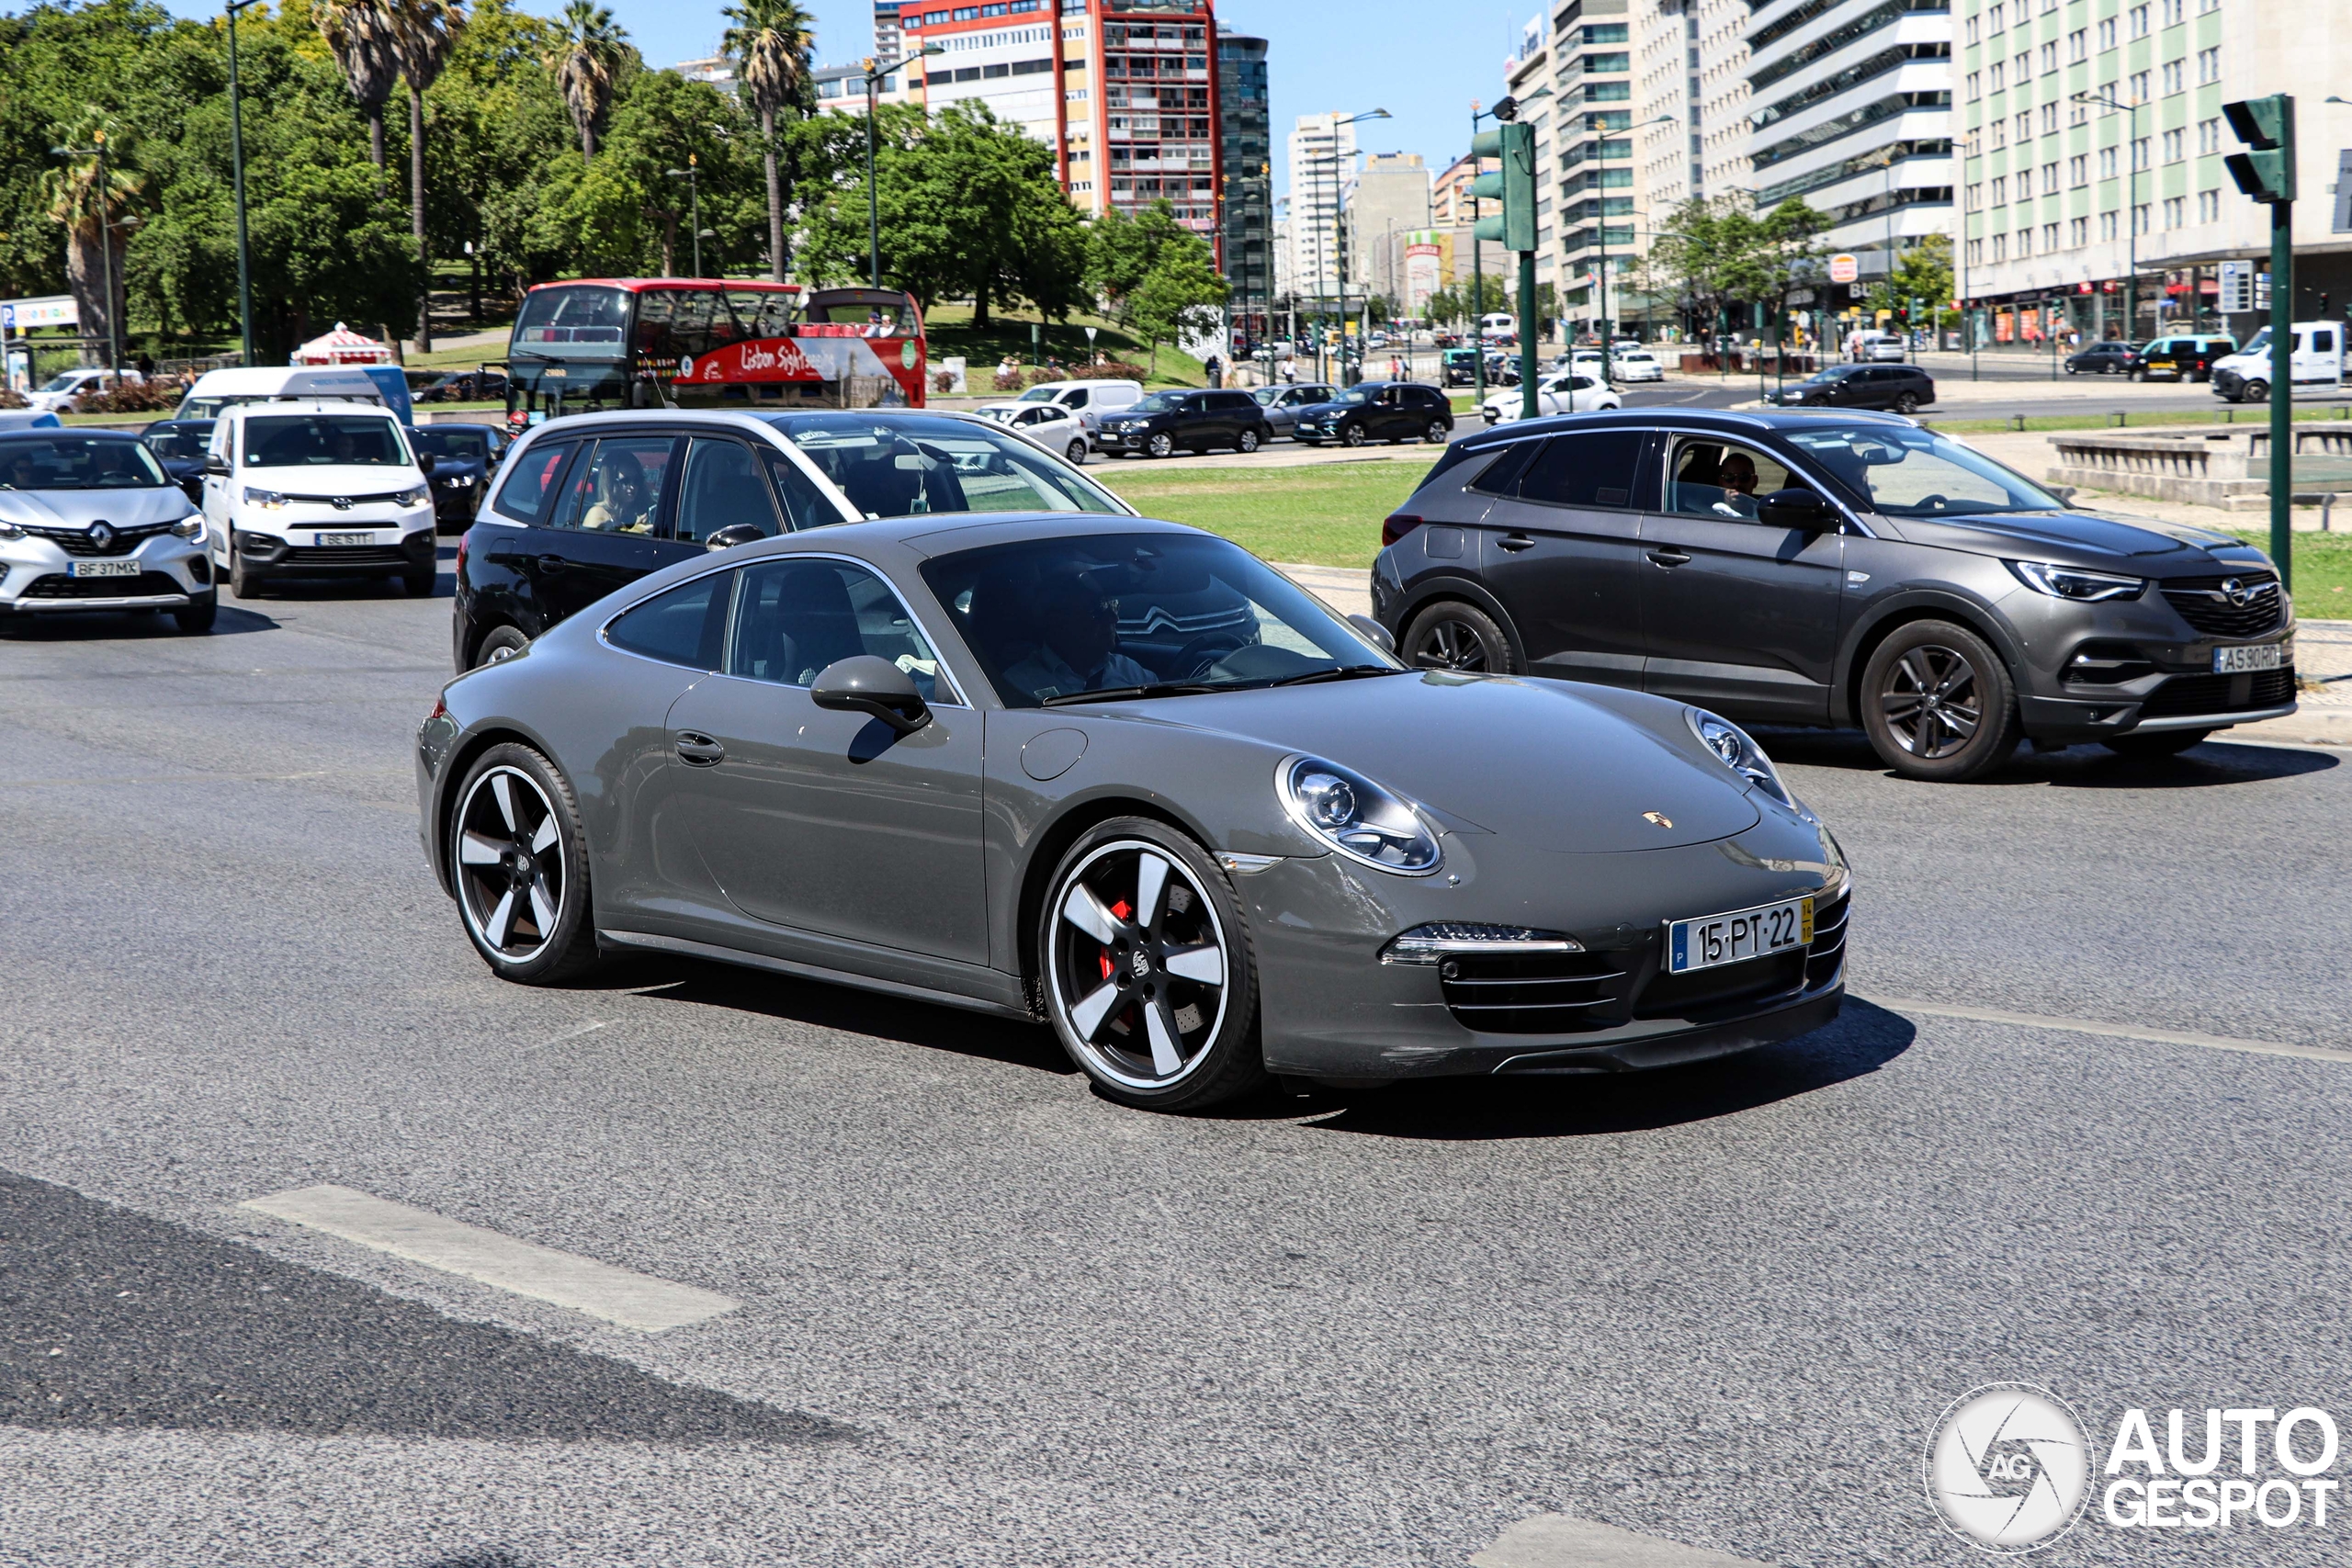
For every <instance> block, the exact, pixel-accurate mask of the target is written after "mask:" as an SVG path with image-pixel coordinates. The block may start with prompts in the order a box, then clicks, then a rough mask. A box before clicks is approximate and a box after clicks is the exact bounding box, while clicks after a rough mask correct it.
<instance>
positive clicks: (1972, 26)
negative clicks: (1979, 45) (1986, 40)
mask: <svg viewBox="0 0 2352 1568" xmlns="http://www.w3.org/2000/svg"><path fill="white" fill-rule="evenodd" d="M1976 21H1977V18H1975V17H1969V18H1968V42H1969V47H1970V48H1972V49H1973V48H1974V47H1975V45H1976V41H1977V39H1976Z"/></svg>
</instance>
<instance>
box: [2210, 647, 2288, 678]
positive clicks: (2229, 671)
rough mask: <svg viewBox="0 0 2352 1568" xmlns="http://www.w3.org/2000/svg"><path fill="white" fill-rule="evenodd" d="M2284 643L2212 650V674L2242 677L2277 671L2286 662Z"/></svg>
mask: <svg viewBox="0 0 2352 1568" xmlns="http://www.w3.org/2000/svg"><path fill="white" fill-rule="evenodd" d="M2286 653H2287V647H2286V645H2285V644H2284V643H2277V642H2266V643H2260V644H2257V645H2256V646H2255V647H2252V648H2217V649H2214V650H2213V673H2214V674H2216V675H2244V674H2246V673H2248V672H2249V671H2257V670H2278V669H2280V668H2283V667H2284V666H2285V664H2286V662H2287V659H2286Z"/></svg>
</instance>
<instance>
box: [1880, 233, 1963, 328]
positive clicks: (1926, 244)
mask: <svg viewBox="0 0 2352 1568" xmlns="http://www.w3.org/2000/svg"><path fill="white" fill-rule="evenodd" d="M1951 288H1952V267H1951V235H1949V234H1928V235H1924V236H1922V237H1921V238H1920V240H1919V242H1918V243H1917V244H1915V245H1911V246H1908V247H1906V248H1905V249H1904V250H1903V251H1901V252H1900V253H1899V254H1897V256H1896V258H1895V263H1894V272H1893V274H1892V275H1891V276H1890V277H1887V278H1883V279H1881V280H1880V281H1879V282H1877V283H1874V284H1872V285H1871V292H1870V304H1871V309H1872V310H1886V311H1890V312H1892V313H1893V314H1894V315H1895V316H1898V317H1901V318H1902V319H1903V320H1905V321H1910V320H1911V302H1912V301H1913V300H1914V299H1916V300H1917V301H1918V302H1919V304H1920V305H1921V306H1922V307H1923V308H1924V310H1925V312H1926V319H1927V320H1928V321H1940V320H1942V319H1943V316H1944V313H1945V309H1946V307H1947V306H1949V305H1950V304H1951ZM1914 324H1915V325H1916V324H1917V323H1916V322H1915V323H1914Z"/></svg>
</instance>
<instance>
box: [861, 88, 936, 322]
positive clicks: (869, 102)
mask: <svg viewBox="0 0 2352 1568" xmlns="http://www.w3.org/2000/svg"><path fill="white" fill-rule="evenodd" d="M946 52H947V46H946V45H944V44H937V43H929V44H925V45H923V47H922V48H921V49H919V50H917V51H914V52H913V53H912V54H902V55H900V56H899V58H898V59H896V60H885V61H882V62H878V63H877V62H876V61H875V59H874V58H873V56H871V55H868V56H867V57H866V60H865V256H866V267H867V272H868V276H869V277H870V278H871V280H872V283H873V287H875V288H881V287H882V201H881V197H880V195H879V193H878V192H876V189H875V186H874V119H875V115H876V108H875V102H874V94H875V84H876V83H877V82H879V81H880V80H881V79H882V78H883V77H885V76H888V75H890V74H892V73H895V72H896V71H898V69H899V67H900V66H902V65H905V64H907V63H908V62H910V61H916V60H921V59H922V58H923V57H924V56H926V55H932V54H944V53H946Z"/></svg>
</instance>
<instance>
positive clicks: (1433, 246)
mask: <svg viewBox="0 0 2352 1568" xmlns="http://www.w3.org/2000/svg"><path fill="white" fill-rule="evenodd" d="M1447 238H1450V236H1442V235H1440V234H1439V232H1438V231H1436V230H1434V229H1411V230H1408V231H1406V234H1405V298H1404V300H1403V305H1404V312H1403V313H1404V314H1405V315H1407V316H1409V317H1411V318H1412V319H1413V320H1415V321H1419V320H1420V319H1421V318H1422V317H1424V316H1426V315H1428V314H1429V309H1428V307H1429V302H1430V295H1432V294H1435V293H1436V292H1437V291H1438V289H1439V288H1442V287H1443V286H1444V282H1445V259H1446V258H1445V253H1446V249H1447V246H1446V244H1445V240H1446V239H1447Z"/></svg>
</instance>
